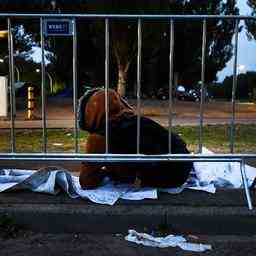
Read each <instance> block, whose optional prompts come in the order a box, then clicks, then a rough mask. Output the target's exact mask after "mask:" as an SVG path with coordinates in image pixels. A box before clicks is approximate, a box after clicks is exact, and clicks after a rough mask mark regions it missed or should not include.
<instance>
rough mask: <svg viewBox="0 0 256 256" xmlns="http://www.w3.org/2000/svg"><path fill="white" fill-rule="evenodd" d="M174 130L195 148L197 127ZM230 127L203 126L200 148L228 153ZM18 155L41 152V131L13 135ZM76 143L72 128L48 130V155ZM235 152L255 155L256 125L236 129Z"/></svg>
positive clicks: (4, 144) (0, 134)
mask: <svg viewBox="0 0 256 256" xmlns="http://www.w3.org/2000/svg"><path fill="white" fill-rule="evenodd" d="M173 131H174V132H176V133H178V134H179V135H180V136H181V137H182V138H183V139H184V140H185V141H186V143H187V145H188V147H189V149H190V150H191V151H194V152H196V151H197V148H198V134H199V129H198V127H194V126H176V127H173ZM87 135H88V133H87V132H84V131H80V133H79V137H80V139H79V147H80V152H84V145H85V141H86V137H87ZM229 136H230V127H229V126H228V125H206V126H204V129H203V145H204V146H205V147H207V148H209V149H210V150H212V151H214V152H218V153H227V152H229ZM15 137H16V149H17V152H41V151H42V130H41V129H17V130H16V132H15ZM74 146H75V140H74V133H73V130H71V129H48V130H47V151H48V152H74ZM0 151H1V152H10V131H9V130H7V129H2V130H0ZM235 152H237V153H238V152H239V153H255V152H256V125H254V124H248V125H246V124H241V125H236V127H235Z"/></svg>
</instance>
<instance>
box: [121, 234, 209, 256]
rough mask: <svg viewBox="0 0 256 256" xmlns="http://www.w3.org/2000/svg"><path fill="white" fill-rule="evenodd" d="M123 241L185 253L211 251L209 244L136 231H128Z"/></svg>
mask: <svg viewBox="0 0 256 256" xmlns="http://www.w3.org/2000/svg"><path fill="white" fill-rule="evenodd" d="M125 240H127V241H129V242H133V243H136V244H142V245H145V246H150V247H159V248H167V247H179V248H181V249H182V250H185V251H191V252H204V251H206V250H212V246H211V245H209V244H197V243H190V242H187V240H186V239H185V238H184V237H183V236H175V235H168V236H165V237H154V236H151V235H149V234H146V233H138V232H137V231H136V230H132V229H131V230H128V235H127V236H126V237H125Z"/></svg>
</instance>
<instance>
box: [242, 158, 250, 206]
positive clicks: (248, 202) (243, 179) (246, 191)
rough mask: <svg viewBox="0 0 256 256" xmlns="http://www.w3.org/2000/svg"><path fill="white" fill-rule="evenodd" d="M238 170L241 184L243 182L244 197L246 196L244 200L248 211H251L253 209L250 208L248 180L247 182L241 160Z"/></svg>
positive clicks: (243, 162) (243, 163)
mask: <svg viewBox="0 0 256 256" xmlns="http://www.w3.org/2000/svg"><path fill="white" fill-rule="evenodd" d="M240 170H241V176H242V182H243V186H244V190H245V195H246V199H247V204H248V208H249V210H252V208H253V207H252V200H251V196H250V191H249V186H248V180H247V177H246V173H245V161H244V159H242V161H241V162H240Z"/></svg>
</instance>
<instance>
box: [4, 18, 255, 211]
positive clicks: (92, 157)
mask: <svg viewBox="0 0 256 256" xmlns="http://www.w3.org/2000/svg"><path fill="white" fill-rule="evenodd" d="M0 18H6V19H7V23H8V51H9V87H10V115H11V122H10V125H11V127H10V129H11V141H10V144H11V153H0V160H23V161H24V160H54V161H67V160H68V161H98V162H106V161H110V162H117V161H118V162H130V161H132V162H138V161H143V162H148V161H199V162H229V161H232V162H239V163H240V167H241V177H242V181H243V186H244V189H245V194H246V199H247V203H248V207H249V209H252V202H251V197H250V193H249V188H248V182H247V178H246V173H245V160H247V159H256V154H235V153H234V132H235V95H236V87H237V49H238V33H239V22H240V21H241V20H256V18H255V17H252V16H232V15H229V16H223V15H117V14H113V15H104V14H25V13H24V14H20V13H11V14H10V13H0ZM14 18H15V19H19V18H28V19H29V18H30V19H31V18H38V19H40V36H41V53H42V61H41V94H42V130H43V133H42V138H43V146H42V153H16V141H15V117H14V106H15V89H14V54H13V34H12V23H11V21H12V19H14ZM92 18H94V19H104V20H105V111H106V115H105V118H106V120H105V121H106V122H105V123H106V126H105V133H106V136H105V140H106V141H105V145H106V148H105V154H79V153H78V140H79V138H78V122H77V101H78V99H77V32H76V21H77V19H92ZM47 19H72V28H71V30H72V40H73V64H72V69H73V110H74V137H75V145H74V149H75V153H73V154H61V153H59V154H56V153H47V133H46V129H47V127H46V104H45V103H46V102H45V97H46V91H45V86H46V83H45V75H46V70H45V58H44V56H45V33H44V25H45V21H46V20H47ZM114 19H135V20H137V22H138V23H137V38H138V41H137V43H138V45H137V117H138V118H137V140H136V141H137V154H132V155H127V154H121V155H117V154H110V153H109V136H108V135H109V124H108V119H109V113H108V112H109V101H108V88H109V47H110V42H109V23H110V20H114ZM147 19H151V20H152V19H154V20H165V21H166V20H167V21H169V23H170V49H169V65H170V69H169V112H168V113H169V118H168V123H169V142H168V145H169V154H166V155H142V154H140V138H141V129H140V116H141V49H142V21H143V20H147ZM216 19H217V20H232V21H234V22H235V32H234V38H235V40H234V65H233V86H232V99H231V104H232V112H231V119H230V153H229V154H215V155H207V154H203V153H202V147H203V139H202V138H203V115H204V101H205V99H204V95H205V65H206V63H205V56H206V40H207V21H208V20H216ZM177 20H190V21H201V22H202V31H203V32H202V53H201V90H200V91H201V97H200V116H199V145H198V146H199V153H198V154H193V155H186V154H171V152H172V149H171V130H172V118H173V114H172V103H173V102H172V101H173V99H172V91H173V56H174V43H175V39H174V27H175V21H177Z"/></svg>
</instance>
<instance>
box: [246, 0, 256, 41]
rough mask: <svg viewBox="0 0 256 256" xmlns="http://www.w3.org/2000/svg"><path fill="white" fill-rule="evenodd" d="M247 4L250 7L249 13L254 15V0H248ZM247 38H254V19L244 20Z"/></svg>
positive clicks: (255, 33) (255, 9)
mask: <svg viewBox="0 0 256 256" xmlns="http://www.w3.org/2000/svg"><path fill="white" fill-rule="evenodd" d="M247 4H248V5H249V6H250V7H251V15H252V16H256V1H255V0H248V1H247ZM245 24H246V28H247V32H248V34H247V35H248V37H249V39H256V24H255V21H254V20H247V21H246V22H245Z"/></svg>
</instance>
